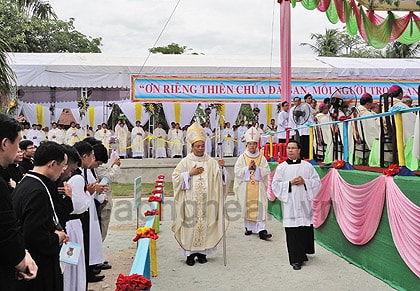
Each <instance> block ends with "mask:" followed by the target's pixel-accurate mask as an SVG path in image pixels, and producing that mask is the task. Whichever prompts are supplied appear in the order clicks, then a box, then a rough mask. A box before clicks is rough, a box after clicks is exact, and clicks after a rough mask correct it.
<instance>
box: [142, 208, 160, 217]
mask: <svg viewBox="0 0 420 291" xmlns="http://www.w3.org/2000/svg"><path fill="white" fill-rule="evenodd" d="M158 214H159V209H155V210H152V211H150V210H147V211H146V212H144V216H152V215H158Z"/></svg>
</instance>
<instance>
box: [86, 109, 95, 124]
mask: <svg viewBox="0 0 420 291" xmlns="http://www.w3.org/2000/svg"><path fill="white" fill-rule="evenodd" d="M88 112H89V126H91V127H92V128H94V126H95V108H94V107H89V108H88Z"/></svg>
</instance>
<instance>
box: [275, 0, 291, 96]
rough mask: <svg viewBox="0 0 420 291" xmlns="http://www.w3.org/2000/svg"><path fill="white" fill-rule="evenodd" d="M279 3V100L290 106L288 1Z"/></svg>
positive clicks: (289, 21) (281, 0)
mask: <svg viewBox="0 0 420 291" xmlns="http://www.w3.org/2000/svg"><path fill="white" fill-rule="evenodd" d="M278 2H279V3H280V66H281V72H280V73H281V76H280V79H281V97H282V98H281V99H282V100H283V101H287V102H288V103H289V104H290V95H291V92H292V52H291V51H292V49H291V18H290V14H291V12H290V1H289V0H278Z"/></svg>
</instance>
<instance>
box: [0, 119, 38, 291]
mask: <svg viewBox="0 0 420 291" xmlns="http://www.w3.org/2000/svg"><path fill="white" fill-rule="evenodd" d="M21 138H22V136H21V127H20V125H19V123H18V122H17V120H15V119H12V118H11V117H9V116H7V115H5V114H2V113H0V221H1V223H0V290H14V289H15V288H16V283H17V280H16V279H17V277H19V278H24V279H25V280H32V279H34V278H35V277H36V276H37V270H38V267H37V265H36V263H35V261H34V260H33V259H32V257H31V255H30V254H29V252H28V251H25V246H24V242H23V236H22V233H21V231H20V227H19V223H18V221H17V219H16V215H15V213H14V211H13V206H12V197H11V193H10V188H9V186H8V184H7V183H8V180H5V179H4V177H5V176H8V175H7V173H6V171H5V168H6V167H7V165H9V164H11V163H12V162H13V159H14V158H15V156H16V153H17V151H18V149H19V141H20V140H21Z"/></svg>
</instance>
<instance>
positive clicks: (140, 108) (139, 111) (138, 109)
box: [134, 102, 143, 121]
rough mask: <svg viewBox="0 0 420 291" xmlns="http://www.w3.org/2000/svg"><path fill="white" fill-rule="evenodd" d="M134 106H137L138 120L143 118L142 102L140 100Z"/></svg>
mask: <svg viewBox="0 0 420 291" xmlns="http://www.w3.org/2000/svg"><path fill="white" fill-rule="evenodd" d="M134 106H135V110H136V121H137V120H141V114H142V106H143V104H141V103H140V102H136V103H135V105H134Z"/></svg>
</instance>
